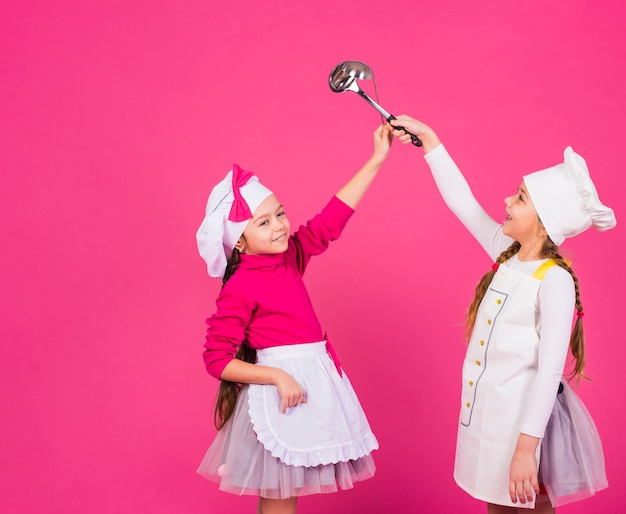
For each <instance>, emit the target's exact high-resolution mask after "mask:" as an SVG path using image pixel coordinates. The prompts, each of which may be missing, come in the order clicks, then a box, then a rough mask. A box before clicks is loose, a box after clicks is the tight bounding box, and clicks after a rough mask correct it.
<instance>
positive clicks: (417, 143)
mask: <svg viewBox="0 0 626 514" xmlns="http://www.w3.org/2000/svg"><path fill="white" fill-rule="evenodd" d="M396 119H397V118H396V117H395V116H394V115H393V114H390V115H389V117H388V118H387V121H391V120H396ZM393 128H395V129H396V130H404V132H406V133H407V134H408V135H409V136H411V143H412V144H414V145H415V146H422V142H421V141H420V138H419V137H417V136H416V135H415V134H411V133H410V132H409V131H408V130H407V129H405V128H404V127H400V126H397V125H396V126H395V127H393Z"/></svg>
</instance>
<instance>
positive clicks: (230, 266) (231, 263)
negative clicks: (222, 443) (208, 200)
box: [213, 248, 256, 430]
mask: <svg viewBox="0 0 626 514" xmlns="http://www.w3.org/2000/svg"><path fill="white" fill-rule="evenodd" d="M240 261H241V258H240V257H239V250H237V249H236V248H234V249H233V253H232V255H231V256H230V258H229V259H228V262H227V263H226V271H225V272H224V278H223V279H222V287H224V284H226V282H228V280H229V279H230V278H231V277H232V276H233V274H234V273H235V271H237V268H238V267H239V262H240ZM235 359H239V360H242V361H244V362H251V363H253V364H254V363H255V362H256V350H255V349H254V348H250V347H249V346H247V345H246V344H242V345H241V346H240V347H239V349H238V350H237V353H236V354H235ZM240 390H241V384H238V383H236V382H230V381H228V380H220V387H219V391H218V393H217V400H216V402H215V411H214V413H213V422H214V423H215V428H217V429H218V430H220V429H221V428H222V427H223V426H224V425H225V424H226V422H227V421H228V420H229V419H230V417H231V416H232V414H233V412H234V410H235V404H236V403H237V396H239V391H240Z"/></svg>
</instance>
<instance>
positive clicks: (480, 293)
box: [465, 237, 588, 380]
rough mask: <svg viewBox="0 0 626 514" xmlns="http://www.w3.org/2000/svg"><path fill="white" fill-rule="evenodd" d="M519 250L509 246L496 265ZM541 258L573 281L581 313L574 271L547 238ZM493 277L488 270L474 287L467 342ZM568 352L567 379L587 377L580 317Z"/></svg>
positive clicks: (514, 246) (468, 317)
mask: <svg viewBox="0 0 626 514" xmlns="http://www.w3.org/2000/svg"><path fill="white" fill-rule="evenodd" d="M520 248H521V245H520V243H518V242H517V241H515V242H514V243H513V244H512V245H511V246H509V247H508V248H507V249H506V250H505V251H503V252H502V253H501V254H500V255H499V256H498V258H497V259H496V263H498V264H501V263H503V262H505V261H507V260H509V259H510V258H511V257H513V256H514V255H515V254H516V253H517V252H519V250H520ZM541 257H542V258H544V259H552V260H554V262H555V263H556V264H557V265H558V266H560V267H561V268H563V269H565V270H566V271H567V272H568V273H569V274H570V275H571V276H572V279H573V280H574V288H575V292H576V310H577V311H578V312H583V306H582V303H581V301H580V291H579V286H578V277H577V276H576V274H575V273H574V270H572V268H571V267H570V265H569V263H568V262H567V261H566V260H565V259H563V257H562V256H561V254H560V253H559V247H558V246H557V245H555V244H554V243H553V242H552V240H551V239H550V238H549V237H547V238H546V242H545V243H544V245H543V248H542V249H541ZM494 275H495V271H494V270H493V269H491V270H489V271H488V272H487V273H485V275H484V276H483V278H481V280H480V282H479V283H478V285H477V286H476V291H475V293H474V299H473V300H472V303H471V304H470V306H469V307H468V309H467V313H466V315H465V337H466V339H467V341H468V342H469V338H470V337H471V335H472V330H473V329H474V323H475V322H476V313H477V312H478V306H479V305H480V302H481V301H482V299H483V297H484V296H485V293H486V292H487V289H488V287H489V284H490V283H491V280H492V279H493V276H494ZM569 346H570V351H571V352H572V356H573V357H574V361H575V365H574V369H573V370H572V372H571V373H570V375H569V376H568V379H569V380H571V379H572V378H576V380H580V379H581V378H586V379H588V377H587V376H586V375H585V373H584V370H585V336H584V332H583V320H582V317H580V316H577V317H576V323H575V324H574V329H573V330H572V334H571V337H570V343H569Z"/></svg>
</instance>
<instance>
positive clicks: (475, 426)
mask: <svg viewBox="0 0 626 514" xmlns="http://www.w3.org/2000/svg"><path fill="white" fill-rule="evenodd" d="M554 265H555V263H554V261H552V260H548V261H546V262H544V263H543V264H542V265H541V266H540V267H539V268H538V269H537V270H536V271H535V273H534V275H533V276H530V275H527V274H525V273H522V272H520V271H517V270H515V269H512V268H510V267H508V266H507V265H506V264H503V265H501V266H500V267H499V268H498V270H497V272H496V274H495V275H494V277H493V280H492V281H491V284H490V285H489V288H488V290H487V292H486V294H485V296H484V298H483V300H482V302H481V304H480V306H479V308H478V312H477V315H476V322H475V324H474V330H473V333H472V337H471V339H470V343H469V346H468V348H467V353H466V356H465V360H464V362H463V372H462V376H463V384H462V390H461V414H460V420H459V428H458V434H457V446H456V457H455V463H454V479H455V480H456V482H457V484H458V485H459V487H461V488H462V489H463V490H465V491H466V492H467V493H469V494H470V495H472V496H473V497H474V498H478V499H480V500H483V501H486V502H489V503H494V504H498V505H506V506H511V507H518V508H520V507H521V508H524V507H526V508H534V504H535V502H534V501H533V502H527V503H525V504H520V503H517V504H514V503H513V502H511V498H510V497H509V476H510V465H511V459H512V457H513V453H514V450H515V445H516V443H517V438H518V436H519V433H520V427H521V424H522V417H523V415H524V412H525V408H526V404H527V399H528V393H529V391H530V389H531V385H532V383H533V380H534V379H535V375H536V373H537V355H538V345H539V334H538V332H537V328H536V323H535V305H536V300H537V295H538V292H539V286H540V285H541V279H542V278H543V276H544V275H545V273H546V272H547V270H548V269H549V268H550V267H551V266H554ZM539 453H540V446H538V447H537V455H536V456H537V462H539V456H540V455H539Z"/></svg>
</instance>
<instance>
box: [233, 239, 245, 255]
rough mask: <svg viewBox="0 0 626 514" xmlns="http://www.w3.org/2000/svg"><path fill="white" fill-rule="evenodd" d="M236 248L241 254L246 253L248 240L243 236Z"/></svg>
mask: <svg viewBox="0 0 626 514" xmlns="http://www.w3.org/2000/svg"><path fill="white" fill-rule="evenodd" d="M235 248H237V250H238V251H239V253H246V240H245V239H244V238H243V236H241V237H240V238H239V241H237V244H236V245H235Z"/></svg>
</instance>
